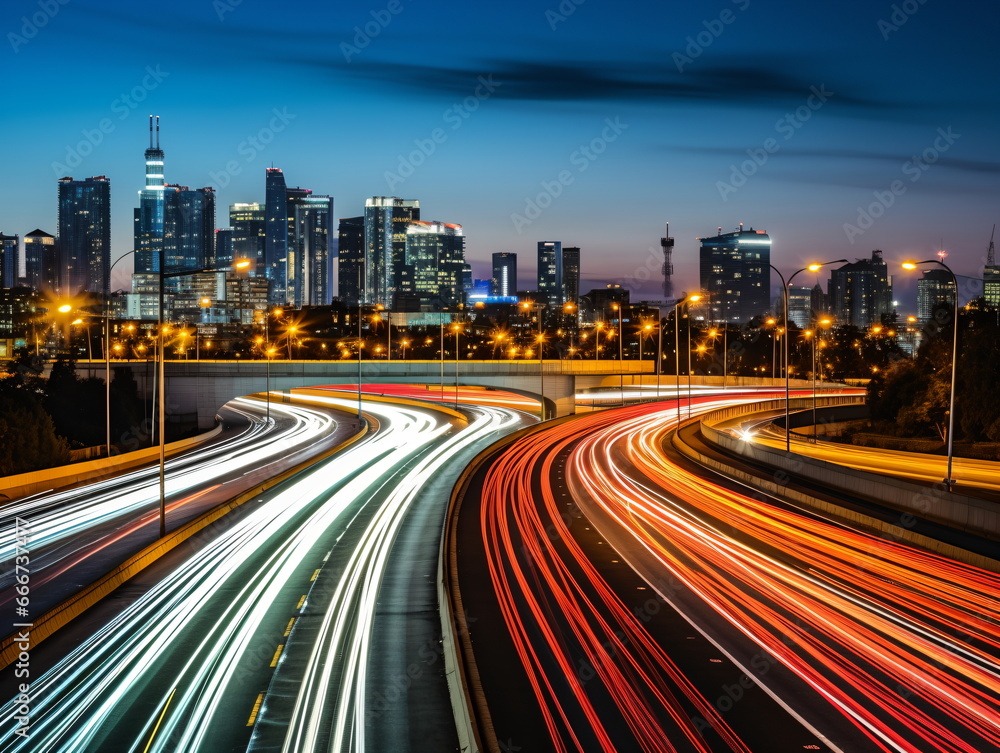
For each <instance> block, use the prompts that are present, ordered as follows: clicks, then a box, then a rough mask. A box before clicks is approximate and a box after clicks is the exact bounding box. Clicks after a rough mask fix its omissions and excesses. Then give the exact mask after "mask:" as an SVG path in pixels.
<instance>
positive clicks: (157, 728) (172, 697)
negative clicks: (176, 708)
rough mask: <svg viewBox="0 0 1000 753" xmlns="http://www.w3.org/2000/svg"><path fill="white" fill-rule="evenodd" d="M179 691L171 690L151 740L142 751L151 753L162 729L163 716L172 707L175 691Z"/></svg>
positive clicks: (150, 737)
mask: <svg viewBox="0 0 1000 753" xmlns="http://www.w3.org/2000/svg"><path fill="white" fill-rule="evenodd" d="M176 692H177V688H174V689H173V690H171V691H170V695H169V696H167V702H166V703H165V704H163V711H161V712H160V718H159V719H157V720H156V726H155V727H153V733H152V734H151V735H150V736H149V742H148V743H146V748H145V750H143V751H142V753H149V749H150V748H151V747H153V740H154V739H155V738H156V733H157V732H159V731H160V725H161V724H163V717H165V716H166V715H167V709H168V708H169V707H170V702H171V701H172V700H174V693H176Z"/></svg>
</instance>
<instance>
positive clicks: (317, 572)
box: [309, 570, 319, 583]
mask: <svg viewBox="0 0 1000 753" xmlns="http://www.w3.org/2000/svg"><path fill="white" fill-rule="evenodd" d="M318 577H319V570H317V571H316V572H314V573H313V577H311V578H310V579H309V582H310V583H312V582H313V581H314V580H316V578H318Z"/></svg>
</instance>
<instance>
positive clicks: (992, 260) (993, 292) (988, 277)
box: [983, 225, 1000, 306]
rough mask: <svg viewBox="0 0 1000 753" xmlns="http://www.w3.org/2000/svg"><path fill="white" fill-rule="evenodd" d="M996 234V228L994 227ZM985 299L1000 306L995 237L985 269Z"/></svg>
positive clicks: (999, 269)
mask: <svg viewBox="0 0 1000 753" xmlns="http://www.w3.org/2000/svg"><path fill="white" fill-rule="evenodd" d="M993 230H994V232H996V226H995V225H994V227H993ZM983 298H985V299H986V302H987V303H989V304H992V305H994V306H1000V265H997V259H996V249H995V248H994V246H993V236H992V235H991V236H990V246H989V249H988V250H987V252H986V266H985V267H983Z"/></svg>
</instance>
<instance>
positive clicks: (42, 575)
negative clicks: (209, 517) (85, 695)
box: [0, 398, 358, 616]
mask: <svg viewBox="0 0 1000 753" xmlns="http://www.w3.org/2000/svg"><path fill="white" fill-rule="evenodd" d="M266 412H267V410H266V407H265V405H264V403H263V402H262V401H260V400H257V399H251V398H239V399H237V400H233V401H231V402H230V403H229V404H228V405H227V406H224V407H223V408H222V409H221V410H220V416H221V417H222V420H223V422H224V424H225V425H226V427H227V431H226V432H225V433H224V434H223V435H222V436H220V438H218V439H217V441H212V442H210V443H208V444H206V445H205V446H199V447H196V448H194V449H192V450H190V451H188V452H185V453H183V454H181V455H179V456H176V457H173V458H170V459H168V460H167V463H166V477H165V478H166V484H165V488H166V520H167V530H168V531H169V530H173V529H174V528H175V527H176V526H177V525H180V524H181V523H183V522H185V521H187V520H190V519H192V518H194V517H196V516H197V515H199V514H201V513H202V512H204V511H205V510H207V509H210V508H211V507H214V506H215V505H217V504H219V503H220V502H223V501H225V500H227V499H230V498H232V497H234V496H236V495H237V494H239V493H240V492H242V491H244V490H246V489H249V488H252V487H253V486H255V485H256V484H259V483H260V482H261V481H263V480H265V479H267V478H269V477H271V476H274V475H277V474H278V473H280V472H281V471H283V470H285V469H287V468H290V467H292V466H294V465H295V464H296V463H299V462H301V461H302V460H304V459H306V458H308V457H310V456H312V455H315V454H318V453H320V452H322V451H324V450H325V449H329V448H331V447H334V446H336V445H337V444H338V443H339V442H341V441H343V440H344V439H345V438H346V437H347V436H349V435H351V434H353V433H354V432H355V431H356V430H357V428H358V424H357V421H356V420H355V419H352V418H351V417H349V416H342V418H341V419H340V420H335V419H334V416H333V414H332V413H331V412H330V411H328V410H324V409H322V408H315V407H309V406H306V405H295V404H291V403H289V404H283V403H281V402H278V401H277V400H274V401H272V402H271V405H270V419H267V418H266ZM2 509H3V513H4V514H3V522H2V524H0V533H2V537H0V561H2V562H3V563H4V570H5V572H3V574H2V575H0V611H2V610H6V611H7V612H12V611H13V608H12V606H11V600H12V599H13V598H14V596H15V594H14V590H13V586H14V572H13V570H7V569H6V568H7V567H10V566H11V565H12V564H13V554H14V536H13V527H14V520H15V518H22V519H24V520H26V521H28V524H29V525H30V528H31V586H32V593H31V612H32V614H33V615H36V616H37V615H39V614H41V613H42V612H44V611H45V610H46V609H48V608H50V607H52V606H54V605H55V604H57V603H59V602H60V601H62V600H63V599H65V598H67V597H69V596H70V595H71V594H73V593H74V592H75V591H76V590H77V589H78V588H79V587H80V586H82V585H86V584H88V583H90V582H92V581H93V580H96V579H97V578H98V577H100V576H101V575H103V574H104V573H105V572H107V571H108V570H109V569H110V568H111V567H112V566H114V565H116V564H118V563H119V562H121V561H122V560H124V559H126V558H127V557H128V556H130V555H132V554H134V553H135V552H137V551H139V550H141V549H142V548H143V547H144V546H146V545H147V544H149V543H151V542H152V541H154V540H155V539H156V538H157V536H158V535H159V522H158V516H159V466H158V465H155V464H154V465H152V466H147V467H145V468H140V469H137V470H134V471H129V472H126V473H123V474H120V475H117V476H112V477H109V478H106V479H101V480H97V481H94V482H93V483H89V484H84V485H81V486H75V487H73V488H69V489H64V490H60V491H56V492H50V493H46V494H39V495H33V496H31V497H28V498H24V499H19V500H14V501H12V502H8V503H5V504H4V505H3V508H2Z"/></svg>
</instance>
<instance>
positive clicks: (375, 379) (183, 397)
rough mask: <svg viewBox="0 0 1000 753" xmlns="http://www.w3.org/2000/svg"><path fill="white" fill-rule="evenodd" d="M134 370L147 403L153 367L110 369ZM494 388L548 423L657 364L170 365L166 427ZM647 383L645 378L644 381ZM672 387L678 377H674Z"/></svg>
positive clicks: (100, 366)
mask: <svg viewBox="0 0 1000 753" xmlns="http://www.w3.org/2000/svg"><path fill="white" fill-rule="evenodd" d="M118 368H129V369H131V370H132V373H133V376H134V377H135V381H136V383H137V384H138V385H139V393H140V395H142V396H144V397H146V398H147V399H148V398H149V397H150V396H151V394H152V392H153V390H154V388H155V384H156V364H155V363H154V362H153V361H148V360H147V361H134V360H128V361H119V360H115V361H112V362H111V369H112V373H113V372H114V370H115V369H118ZM104 369H105V364H104V361H80V362H78V363H77V370H78V372H79V373H80V375H81V376H83V377H96V378H98V379H104V378H105V373H104ZM456 369H457V372H458V376H457V383H458V384H459V385H460V386H474V387H493V388H496V389H503V390H508V391H510V392H515V393H518V394H522V395H526V396H529V397H532V398H534V399H536V400H537V399H540V398H541V397H542V395H543V394H544V398H545V404H546V415H547V417H549V418H554V417H557V416H565V415H569V414H571V413H573V412H574V408H575V400H574V397H575V395H576V393H577V392H578V391H581V390H588V389H597V388H601V387H617V386H619V384H624V385H629V384H636V383H638V382H639V381H641V380H643V379H644V378H645V379H647V380H648V379H653V380H655V374H654V372H655V364H654V363H653V362H652V361H583V360H551V361H549V360H546V361H542V362H539V361H537V360H536V361H528V360H525V361H471V360H470V361H459V362H458V363H457V364H456V362H455V361H454V360H445V361H443V362H442V361H440V360H436V361H361V364H360V368H359V365H358V361H347V360H338V361H271V362H266V361H257V360H239V359H236V360H226V361H209V360H189V361H167V362H166V364H165V373H166V382H167V386H166V395H167V401H166V413H167V420H168V421H170V420H171V419H173V420H174V421H177V420H179V419H183V420H185V421H187V420H191V419H192V418H193V417H194V416H197V422H198V426H199V428H211V427H212V425H213V424H214V422H215V414H216V413H217V412H218V410H219V408H220V407H221V406H222V405H224V404H225V403H227V402H228V401H229V400H232V399H233V398H235V397H240V396H242V395H248V394H252V393H255V392H264V391H266V390H271V391H287V390H290V389H294V388H296V387H316V386H320V385H327V384H353V385H357V383H358V374H359V371H360V378H361V382H362V383H364V384H392V383H396V384H439V383H441V382H443V383H444V385H445V386H446V387H447V386H448V385H452V386H453V385H455V384H456ZM644 375H645V376H644ZM669 381H670V382H671V383H672V382H673V377H672V376H671V377H669Z"/></svg>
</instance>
